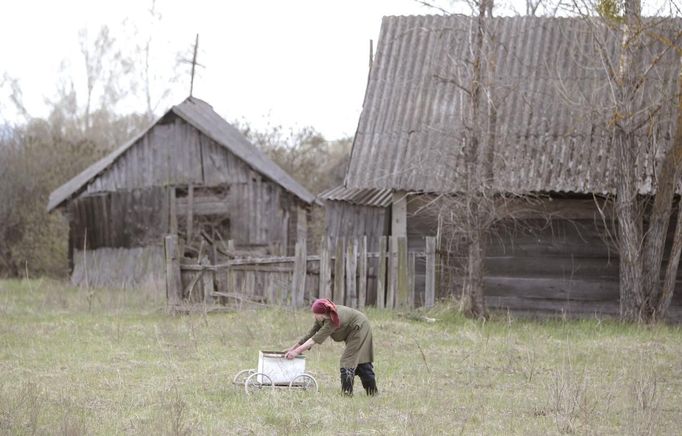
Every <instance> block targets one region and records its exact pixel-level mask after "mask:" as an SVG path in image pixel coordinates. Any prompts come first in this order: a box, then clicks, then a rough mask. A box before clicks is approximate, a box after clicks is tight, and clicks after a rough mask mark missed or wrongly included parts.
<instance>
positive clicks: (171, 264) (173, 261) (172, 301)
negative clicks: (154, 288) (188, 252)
mask: <svg viewBox="0 0 682 436" xmlns="http://www.w3.org/2000/svg"><path fill="white" fill-rule="evenodd" d="M164 250H165V255H166V303H167V304H168V305H170V306H173V307H175V305H177V304H179V303H180V300H181V295H182V278H181V275H180V259H179V256H178V235H177V234H173V235H166V237H165V238H164Z"/></svg>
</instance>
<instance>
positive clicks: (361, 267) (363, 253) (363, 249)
mask: <svg viewBox="0 0 682 436" xmlns="http://www.w3.org/2000/svg"><path fill="white" fill-rule="evenodd" d="M365 304H367V236H363V237H362V239H360V253H359V259H358V308H359V309H364V308H365Z"/></svg>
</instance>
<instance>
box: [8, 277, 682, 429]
mask: <svg viewBox="0 0 682 436" xmlns="http://www.w3.org/2000/svg"><path fill="white" fill-rule="evenodd" d="M163 308H164V301H163V299H162V298H161V296H155V295H151V294H149V293H145V291H144V290H127V291H108V290H96V291H95V292H94V293H90V292H88V291H86V290H80V289H74V288H71V287H68V286H66V285H63V284H60V283H56V282H51V281H40V280H37V281H31V282H26V281H0V374H2V377H1V378H0V434H54V433H62V434H73V435H78V434H114V433H132V434H178V435H179V434H259V435H260V434H291V433H298V434H382V435H383V434H401V435H404V434H524V435H525V434H543V435H544V434H638V435H640V434H645V435H646V434H679V428H680V425H681V424H682V409H681V407H682V406H680V405H681V404H682V382H681V380H682V377H681V376H682V359H680V356H681V355H682V331H681V330H680V328H679V327H671V326H654V327H637V326H628V325H621V324H619V323H616V322H607V321H599V320H589V321H545V322H533V321H523V320H518V319H514V318H513V317H509V316H506V315H505V316H500V317H499V319H493V320H492V321H489V322H487V323H485V324H482V323H479V322H474V321H470V320H467V319H463V318H462V317H460V316H458V315H457V314H456V313H454V311H452V310H451V309H450V308H449V307H447V306H440V307H438V308H437V309H434V310H432V311H430V312H428V313H425V314H426V315H427V316H428V317H432V318H436V319H438V321H436V322H434V323H428V322H423V321H420V319H422V318H421V317H419V316H399V315H398V314H395V313H390V312H385V311H377V310H372V309H370V310H368V314H369V317H370V319H371V320H372V323H373V325H374V332H375V346H376V356H377V361H376V364H375V366H376V372H377V377H378V383H379V388H380V395H379V396H378V397H376V398H367V397H365V396H364V394H363V395H360V394H357V395H356V396H355V397H354V398H351V399H349V398H344V397H342V396H341V395H339V386H338V385H339V382H338V369H337V366H338V363H337V362H338V358H339V356H340V354H341V350H342V346H341V345H340V344H333V343H330V344H324V345H323V346H322V347H319V348H316V349H314V350H313V351H311V352H310V353H309V355H308V360H307V367H308V369H309V370H310V371H311V372H313V373H314V374H315V375H316V378H317V379H318V382H319V383H320V387H321V391H320V392H319V393H318V394H311V393H301V392H288V391H284V390H277V391H275V392H274V393H263V395H256V396H253V397H247V396H245V394H244V393H243V391H242V390H240V389H236V388H235V387H234V386H232V384H231V381H232V376H233V375H234V374H235V373H236V372H237V371H238V370H240V369H244V368H252V367H254V366H255V365H256V360H257V353H258V350H259V349H273V348H274V349H277V348H285V347H287V346H289V345H290V344H291V342H292V341H293V340H294V339H295V338H297V337H298V336H299V335H301V334H302V333H303V332H305V331H306V329H307V328H308V327H309V324H311V322H312V318H311V317H310V315H309V314H308V313H307V312H306V311H293V310H288V309H284V308H273V309H266V310H258V311H255V310H244V311H242V312H239V313H223V314H209V315H203V314H202V313H194V314H190V315H183V316H176V317H173V316H168V315H166V314H165V313H164V310H163ZM356 383H357V385H356V386H357V389H358V390H359V391H361V390H362V389H361V386H360V383H359V380H357V381H356Z"/></svg>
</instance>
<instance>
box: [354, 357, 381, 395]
mask: <svg viewBox="0 0 682 436" xmlns="http://www.w3.org/2000/svg"><path fill="white" fill-rule="evenodd" d="M357 372H358V375H359V376H360V380H361V381H362V387H363V388H365V392H366V393H367V395H369V396H374V395H376V394H377V393H378V392H379V389H378V388H377V381H376V378H375V376H374V368H372V364H371V363H361V364H360V365H358V369H357Z"/></svg>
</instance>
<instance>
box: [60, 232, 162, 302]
mask: <svg viewBox="0 0 682 436" xmlns="http://www.w3.org/2000/svg"><path fill="white" fill-rule="evenodd" d="M165 279H166V275H165V260H164V250H163V246H161V245H160V244H156V245H149V246H145V247H133V248H109V247H103V248H98V249H95V250H86V251H85V252H84V251H82V250H78V249H76V250H74V269H73V274H72V276H71V281H72V283H73V284H74V285H77V286H85V287H108V288H145V289H149V290H151V291H152V292H154V293H157V295H163V293H164V292H165V283H166V280H165Z"/></svg>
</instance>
